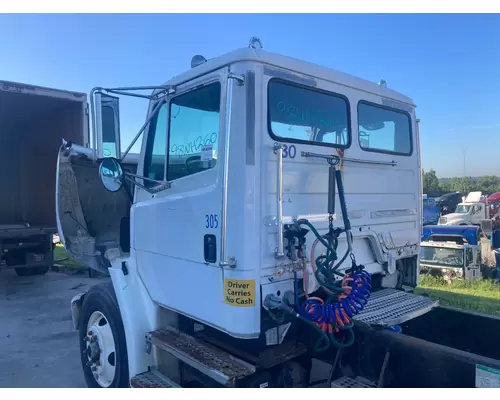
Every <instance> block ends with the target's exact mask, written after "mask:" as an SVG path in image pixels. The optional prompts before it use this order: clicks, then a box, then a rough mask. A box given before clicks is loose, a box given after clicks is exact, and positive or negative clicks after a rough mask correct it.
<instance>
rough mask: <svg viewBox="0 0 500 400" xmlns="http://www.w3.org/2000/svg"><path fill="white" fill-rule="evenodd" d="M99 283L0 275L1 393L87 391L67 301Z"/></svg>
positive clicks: (61, 276) (58, 275) (72, 277)
mask: <svg viewBox="0 0 500 400" xmlns="http://www.w3.org/2000/svg"><path fill="white" fill-rule="evenodd" d="M103 279H105V278H93V279H90V278H88V277H87V275H83V274H82V275H68V274H62V273H55V272H49V273H48V274H47V275H44V276H33V277H18V276H17V275H16V274H15V272H14V271H13V270H2V271H0V321H1V324H0V354H1V356H0V388H7V387H11V388H21V387H22V388H33V387H50V388H58V387H59V388H62V387H66V388H80V387H85V386H86V385H85V381H84V378H83V373H82V369H81V366H80V358H79V349H78V338H77V333H76V331H74V330H73V325H72V323H71V311H70V300H71V298H72V297H73V296H74V295H76V294H78V293H79V292H84V291H86V290H87V289H88V288H89V287H90V286H91V285H93V284H96V283H99V282H101V281H103Z"/></svg>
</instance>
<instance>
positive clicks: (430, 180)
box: [422, 169, 441, 196]
mask: <svg viewBox="0 0 500 400" xmlns="http://www.w3.org/2000/svg"><path fill="white" fill-rule="evenodd" d="M422 173H423V186H424V193H426V194H427V195H428V196H438V195H439V194H441V190H440V188H439V179H438V177H437V175H436V171H434V170H433V169H431V170H430V171H428V172H425V171H422Z"/></svg>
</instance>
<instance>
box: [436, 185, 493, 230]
mask: <svg viewBox="0 0 500 400" xmlns="http://www.w3.org/2000/svg"><path fill="white" fill-rule="evenodd" d="M488 216H489V209H488V207H487V203H486V201H485V200H484V199H483V196H482V193H481V192H470V193H469V194H468V195H467V197H466V198H465V200H464V201H463V202H461V203H459V204H458V205H457V206H456V208H455V211H454V212H452V213H450V214H447V215H444V216H441V217H440V218H439V222H438V225H476V226H480V225H481V221H482V220H484V219H486V218H488Z"/></svg>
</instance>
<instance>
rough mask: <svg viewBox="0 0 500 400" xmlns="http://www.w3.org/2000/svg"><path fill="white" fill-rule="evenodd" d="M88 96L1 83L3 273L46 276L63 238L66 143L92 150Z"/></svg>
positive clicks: (0, 235)
mask: <svg viewBox="0 0 500 400" xmlns="http://www.w3.org/2000/svg"><path fill="white" fill-rule="evenodd" d="M86 110H87V96H86V94H84V93H75V92H69V91H62V90H57V89H50V88H43V87H39V86H32V85H26V84H21V83H14V82H7V81H0V181H1V182H2V190H1V191H0V269H1V268H14V269H15V271H16V273H17V275H20V276H26V275H39V274H44V273H46V272H47V271H48V270H49V268H50V266H51V265H52V261H53V247H54V245H53V235H54V234H55V233H57V223H56V206H55V198H54V193H55V188H56V167H57V153H58V150H59V147H60V145H61V142H62V139H63V138H65V139H66V140H71V141H73V142H74V143H78V144H81V145H88V129H87V126H88V119H87V118H88V117H87V113H86Z"/></svg>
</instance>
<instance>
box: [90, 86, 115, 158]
mask: <svg viewBox="0 0 500 400" xmlns="http://www.w3.org/2000/svg"><path fill="white" fill-rule="evenodd" d="M95 105H96V110H95V111H96V112H95V119H96V121H95V122H96V124H95V129H96V137H97V157H98V158H103V157H115V158H120V157H121V147H120V112H119V109H120V104H119V99H118V97H115V96H110V95H108V94H103V93H100V92H97V93H96V94H95Z"/></svg>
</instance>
